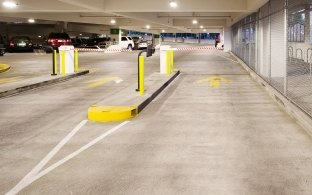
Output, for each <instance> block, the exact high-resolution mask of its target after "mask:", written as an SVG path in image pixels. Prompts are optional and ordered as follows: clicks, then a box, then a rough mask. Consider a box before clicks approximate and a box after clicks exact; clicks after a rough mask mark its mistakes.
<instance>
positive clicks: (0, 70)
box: [0, 64, 11, 73]
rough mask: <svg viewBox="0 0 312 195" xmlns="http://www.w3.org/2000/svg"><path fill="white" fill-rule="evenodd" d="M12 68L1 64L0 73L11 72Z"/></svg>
mask: <svg viewBox="0 0 312 195" xmlns="http://www.w3.org/2000/svg"><path fill="white" fill-rule="evenodd" d="M10 68H11V66H9V65H7V64H0V73H1V72H6V71H8V70H10Z"/></svg>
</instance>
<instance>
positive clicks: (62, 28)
mask: <svg viewBox="0 0 312 195" xmlns="http://www.w3.org/2000/svg"><path fill="white" fill-rule="evenodd" d="M67 28H68V23H67V22H56V23H55V26H54V29H55V32H66V31H67Z"/></svg>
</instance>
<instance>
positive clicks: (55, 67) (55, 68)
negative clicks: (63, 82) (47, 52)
mask: <svg viewBox="0 0 312 195" xmlns="http://www.w3.org/2000/svg"><path fill="white" fill-rule="evenodd" d="M56 55H57V54H56V50H53V58H54V60H53V62H54V64H53V66H54V71H55V72H54V73H55V74H57V56H56Z"/></svg>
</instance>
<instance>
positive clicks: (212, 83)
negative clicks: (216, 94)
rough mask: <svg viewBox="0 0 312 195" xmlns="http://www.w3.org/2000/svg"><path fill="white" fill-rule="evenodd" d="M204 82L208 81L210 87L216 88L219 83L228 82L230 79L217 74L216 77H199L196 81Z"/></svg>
mask: <svg viewBox="0 0 312 195" xmlns="http://www.w3.org/2000/svg"><path fill="white" fill-rule="evenodd" d="M205 82H208V83H210V87H211V88H214V89H217V88H219V87H220V85H221V83H225V84H229V83H231V82H232V81H231V80H229V79H225V78H222V77H218V76H216V77H208V78H205V79H201V80H198V81H197V83H198V84H201V83H205Z"/></svg>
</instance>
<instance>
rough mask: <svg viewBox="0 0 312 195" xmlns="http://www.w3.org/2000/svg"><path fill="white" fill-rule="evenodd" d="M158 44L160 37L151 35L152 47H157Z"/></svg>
mask: <svg viewBox="0 0 312 195" xmlns="http://www.w3.org/2000/svg"><path fill="white" fill-rule="evenodd" d="M159 44H160V35H157V34H155V35H153V45H154V46H156V45H159Z"/></svg>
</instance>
